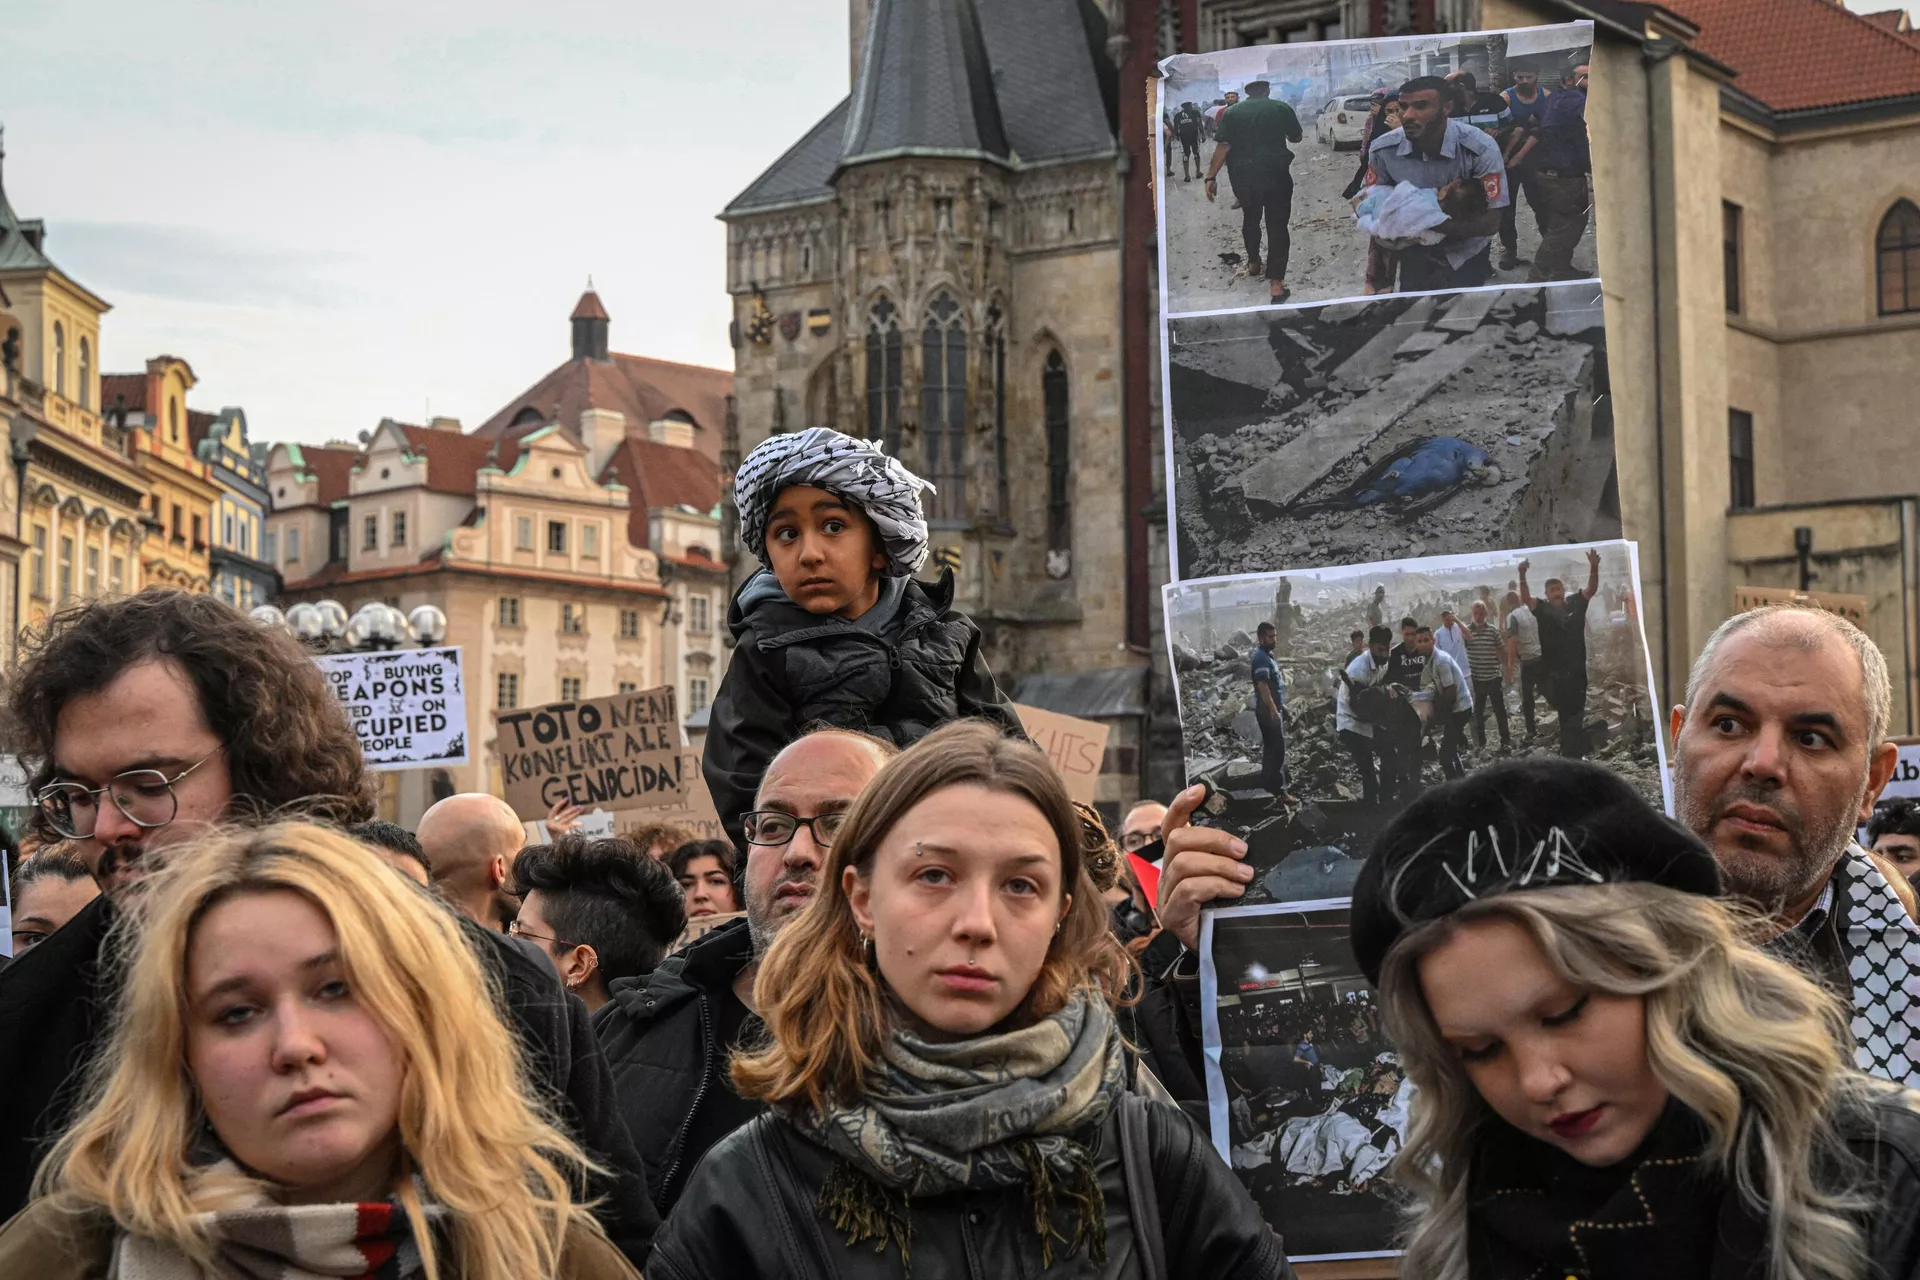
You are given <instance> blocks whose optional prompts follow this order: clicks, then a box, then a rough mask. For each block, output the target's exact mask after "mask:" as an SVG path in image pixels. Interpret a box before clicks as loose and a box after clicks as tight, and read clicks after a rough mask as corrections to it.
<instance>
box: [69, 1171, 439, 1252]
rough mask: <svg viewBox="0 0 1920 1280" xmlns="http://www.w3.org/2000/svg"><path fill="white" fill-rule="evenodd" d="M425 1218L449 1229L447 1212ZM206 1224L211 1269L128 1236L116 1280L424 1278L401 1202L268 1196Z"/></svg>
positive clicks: (432, 1211)
mask: <svg viewBox="0 0 1920 1280" xmlns="http://www.w3.org/2000/svg"><path fill="white" fill-rule="evenodd" d="M224 1163H225V1165H226V1169H225V1170H224V1171H225V1172H230V1173H232V1174H233V1175H235V1176H236V1177H237V1176H239V1174H240V1169H239V1167H238V1166H237V1165H234V1164H233V1163H232V1162H231V1161H226V1162H224ZM216 1172H218V1170H216ZM425 1210H426V1215H427V1220H428V1221H429V1222H431V1223H433V1224H434V1226H435V1229H436V1230H439V1229H441V1228H443V1227H444V1225H445V1223H446V1210H445V1209H443V1208H442V1207H441V1206H439V1205H437V1204H432V1203H428V1204H426V1205H425ZM199 1221H200V1222H201V1223H202V1225H204V1226H205V1227H206V1229H207V1232H208V1234H209V1235H210V1236H211V1237H212V1239H213V1244H214V1262H213V1265H212V1266H211V1267H202V1266H200V1265H199V1264H198V1263H196V1262H194V1261H193V1260H192V1259H191V1258H189V1257H187V1256H186V1255H185V1254H184V1253H181V1252H180V1251H179V1250H178V1249H176V1248H175V1247H174V1246H173V1245H171V1244H169V1243H167V1242H165V1241H160V1240H150V1239H147V1238H145V1237H142V1236H134V1235H128V1234H126V1233H125V1232H122V1233H121V1234H120V1237H119V1239H118V1240H116V1241H115V1243H114V1248H113V1264H112V1269H111V1270H110V1271H109V1272H108V1273H107V1276H108V1280H342V1278H348V1277H350V1278H351V1280H411V1277H414V1276H418V1275H421V1274H423V1267H422V1264H421V1261H420V1249H419V1246H418V1244H417V1243H416V1242H415V1240H414V1238H413V1229H412V1226H411V1224H409V1222H408V1221H407V1215H406V1211H405V1210H404V1209H402V1208H401V1207H400V1205H399V1203H398V1202H397V1201H393V1200H386V1201H382V1202H380V1203H378V1204H315V1205H281V1204H275V1203H273V1202H272V1201H271V1200H268V1199H266V1198H265V1197H264V1196H263V1197H261V1198H260V1199H259V1201H258V1202H257V1203H254V1204H246V1205H240V1206H237V1207H234V1208H228V1209H222V1210H219V1211H217V1212H213V1213H204V1214H200V1215H199ZM442 1274H445V1271H444V1269H443V1271H442Z"/></svg>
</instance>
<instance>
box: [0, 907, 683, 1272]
mask: <svg viewBox="0 0 1920 1280" xmlns="http://www.w3.org/2000/svg"><path fill="white" fill-rule="evenodd" d="M117 914H118V913H117V912H116V911H115V909H114V906H113V901H112V899H111V898H109V897H107V896H106V895H104V894H102V895H101V896H100V897H98V898H95V899H94V900H93V901H92V902H90V903H88V904H87V905H86V906H85V907H84V908H82V909H81V911H80V913H79V914H78V915H76V916H75V917H74V918H73V919H71V920H69V921H68V922H67V923H66V925H65V927H63V928H61V929H59V930H57V931H55V932H54V933H53V935H52V936H50V937H49V938H47V940H46V941H45V942H42V943H40V944H39V945H38V946H36V947H34V949H33V950H31V951H29V952H27V953H26V954H25V955H23V956H21V957H20V958H19V959H18V960H17V961H15V962H14V963H13V964H11V965H8V966H7V968H6V969H5V970H4V971H0V1098H5V1099H6V1105H5V1106H3V1107H0V1217H10V1216H12V1215H13V1214H14V1213H16V1212H18V1211H19V1210H20V1208H21V1207H22V1206H23V1205H25V1204H26V1200H27V1190H28V1188H29V1187H30V1186H31V1184H32V1181H33V1174H34V1170H35V1169H37V1168H38V1167H39V1164H40V1161H41V1158H42V1157H43V1156H44V1155H45V1154H46V1148H47V1146H48V1144H50V1143H51V1142H52V1141H53V1139H55V1138H57V1137H58V1136H59V1135H60V1132H61V1131H62V1130H63V1129H64V1128H65V1127H66V1125H67V1123H68V1121H69V1120H70V1119H71V1118H72V1115H73V1109H74V1104H75V1103H76V1102H77V1101H78V1095H79V1090H80V1087H81V1085H82V1083H83V1081H82V1076H83V1074H84V1070H85V1068H86V1066H87V1064H88V1063H90V1062H91V1061H92V1060H93V1059H94V1058H95V1057H96V1056H97V1055H98V1054H99V1052H100V1051H101V1049H103V1048H104V1047H105V1043H106V1039H107V1036H108V1034H109V1033H110V1030H111V1027H110V1023H111V1015H112V1006H113V1001H114V999H115V996H116V994H117V992H116V991H115V989H114V986H113V983H112V981H111V977H110V975H108V974H107V973H106V972H104V970H103V959H104V957H105V955H106V949H107V946H108V944H109V931H110V930H111V929H112V927H113V924H114V921H115V919H116V918H117ZM460 920H461V923H462V925H463V928H464V932H465V933H466V935H467V939H468V941H469V943H470V944H471V945H472V946H473V947H474V949H475V954H477V955H478V956H479V957H480V960H481V963H482V964H483V965H484V966H485V967H486V968H487V969H488V970H489V971H490V974H491V977H492V980H493V982H494V984H495V985H496V987H497V988H498V989H499V991H500V992H501V994H502V995H503V997H504V1002H505V1005H506V1009H505V1011H504V1012H505V1013H506V1014H507V1016H508V1020H509V1025H510V1026H512V1027H513V1028H514V1030H515V1032H516V1033H517V1035H518V1036H519V1039H520V1042H521V1044H522V1046H523V1047H524V1048H525V1051H526V1053H527V1055H528V1059H529V1062H528V1066H529V1069H530V1072H531V1074H532V1076H533V1079H534V1080H536V1081H538V1082H541V1083H542V1084H544V1085H545V1086H546V1088H547V1090H548V1092H549V1094H550V1100H551V1101H552V1102H553V1104H554V1106H555V1107H556V1109H557V1110H558V1111H559V1112H560V1114H561V1115H562V1117H563V1118H564V1119H565V1120H566V1122H567V1123H568V1124H569V1126H570V1127H571V1130H572V1132H573V1134H574V1135H575V1136H576V1137H577V1138H578V1139H579V1140H580V1142H581V1144H582V1145H583V1146H584V1147H586V1149H587V1152H588V1154H589V1155H590V1156H592V1157H593V1159H594V1160H595V1161H597V1162H598V1163H600V1164H602V1165H605V1166H607V1167H609V1168H611V1169H613V1170H615V1172H616V1177H615V1179H614V1180H612V1181H611V1182H610V1183H608V1184H606V1185H596V1186H594V1187H593V1188H591V1190H592V1192H593V1193H594V1194H596V1195H602V1196H605V1197H606V1199H605V1200H603V1201H602V1203H601V1206H600V1209H599V1211H598V1216H599V1218H600V1221H601V1224H602V1225H603V1226H605V1227H606V1229H607V1234H608V1235H609V1236H610V1237H612V1239H613V1242H614V1243H615V1244H616V1245H618V1246H619V1247H620V1250H621V1252H623V1253H625V1254H626V1255H627V1257H628V1258H630V1259H632V1261H633V1263H634V1265H635V1266H636V1267H637V1266H641V1265H643V1264H644V1263H645V1261H646V1254H647V1249H648V1246H649V1245H650V1243H651V1242H652V1239H653V1233H654V1231H655V1230H657V1229H658V1227H659V1225H660V1222H659V1217H658V1215H657V1214H655V1213H654V1211H653V1205H652V1204H651V1203H650V1202H649V1201H648V1199H647V1197H646V1195H645V1193H644V1187H645V1181H644V1177H643V1174H642V1171H641V1169H640V1161H639V1157H638V1156H637V1155H636V1154H635V1151H634V1146H633V1142H632V1140H631V1139H630V1138H628V1136H627V1132H626V1127H625V1126H624V1125H622V1124H621V1123H620V1116H619V1112H618V1111H617V1110H615V1108H614V1105H613V1078H612V1076H611V1075H609V1074H608V1071H607V1063H606V1059H605V1058H604V1057H602V1056H601V1054H600V1048H599V1045H598V1043H597V1042H596V1041H595V1040H594V1036H593V1029H592V1025H591V1023H590V1022H589V1021H588V1018H587V1009H586V1006H585V1005H584V1004H582V1003H581V1002H580V998H579V997H578V996H575V995H573V994H571V993H570V992H568V991H567V989H566V988H565V987H562V986H561V985H560V980H559V978H558V977H557V976H556V975H555V974H554V972H553V967H552V966H551V965H549V964H547V963H545V962H544V961H543V960H542V959H541V958H540V957H539V956H538V955H533V954H528V953H527V952H525V951H523V950H521V948H520V946H519V944H517V943H515V942H514V941H513V940H512V939H511V938H509V937H507V935H505V934H503V933H498V932H495V931H494V930H490V929H483V928H481V927H480V926H479V925H477V924H474V923H473V922H472V921H470V920H467V919H466V917H464V916H462V917H460Z"/></svg>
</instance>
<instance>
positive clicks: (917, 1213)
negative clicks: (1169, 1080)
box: [647, 1094, 1293, 1280]
mask: <svg viewBox="0 0 1920 1280" xmlns="http://www.w3.org/2000/svg"><path fill="white" fill-rule="evenodd" d="M1121 1105H1125V1106H1137V1107H1144V1108H1146V1116H1145V1120H1146V1133H1147V1148H1148V1150H1149V1151H1150V1153H1151V1165H1152V1169H1153V1181H1154V1186H1155V1189H1156V1190H1157V1192H1158V1198H1159V1208H1160V1221H1161V1226H1162V1231H1161V1235H1162V1239H1163V1240H1164V1242H1165V1256H1166V1274H1167V1275H1168V1276H1169V1277H1173V1278H1176V1280H1187V1278H1188V1277H1191V1278H1192V1280H1283V1278H1286V1277H1291V1275H1292V1274H1293V1273H1292V1271H1291V1270H1290V1269H1289V1268H1288V1266H1287V1259H1286V1254H1285V1251H1284V1250H1283V1248H1282V1246H1281V1243H1280V1238H1279V1237H1278V1236H1276V1235H1275V1234H1274V1233H1273V1231H1272V1229H1271V1228H1269V1227H1268V1226H1267V1224H1266V1222H1265V1221H1263V1220H1262V1219H1261V1217H1260V1213H1259V1210H1257V1209H1256V1208H1255V1207H1254V1204H1253V1201H1252V1199H1251V1198H1250V1197H1249V1196H1248V1195H1247V1192H1246V1189H1245V1188H1244V1187H1242V1186H1241V1185H1240V1181H1239V1179H1237V1178H1235V1177H1234V1175H1233V1173H1232V1171H1231V1170H1229V1169H1228V1168H1227V1166H1226V1165H1225V1163H1223V1162H1222V1161H1221V1159H1220V1157H1219V1155H1218V1154H1217V1153H1216V1152H1215V1151H1214V1150H1213V1148H1212V1147H1211V1146H1209V1145H1208V1143H1207V1139H1206V1137H1205V1135H1204V1134H1202V1133H1201V1132H1200V1131H1199V1130H1198V1129H1197V1128H1195V1127H1194V1125H1193V1124H1192V1122H1190V1121H1189V1120H1187V1118H1186V1117H1185V1116H1183V1115H1182V1114H1181V1113H1180V1112H1179V1111H1178V1110H1177V1109H1175V1108H1173V1107H1170V1106H1167V1105H1165V1104H1164V1103H1158V1102H1153V1101H1150V1100H1148V1099H1145V1098H1141V1097H1139V1096H1137V1095H1133V1094H1128V1095H1124V1096H1123V1098H1122V1100H1121ZM1119 1146H1120V1143H1119V1131H1118V1119H1117V1113H1115V1114H1113V1115H1110V1116H1109V1117H1108V1119H1107V1121H1106V1123H1105V1125H1104V1126H1103V1127H1102V1129H1101V1130H1100V1134H1099V1138H1098V1141H1097V1143H1096V1145H1095V1149H1094V1167H1095V1169H1096V1170H1097V1171H1098V1173H1099V1176H1100V1187H1101V1190H1102V1192H1103V1193H1104V1195H1105V1198H1106V1205H1107V1261H1106V1262H1105V1264H1103V1265H1096V1264H1094V1263H1093V1262H1092V1261H1090V1260H1089V1259H1088V1258H1087V1257H1086V1255H1085V1254H1083V1253H1081V1254H1074V1255H1072V1256H1071V1257H1067V1258H1061V1257H1059V1256H1058V1254H1057V1253H1056V1255H1055V1258H1054V1262H1053V1265H1052V1266H1051V1267H1047V1268H1044V1269H1043V1268H1042V1267H1041V1265H1040V1241H1039V1238H1038V1237H1037V1236H1036V1235H1035V1233H1034V1229H1033V1212H1032V1208H1031V1206H1030V1204H1029V1202H1028V1201H1027V1199H1026V1197H1025V1196H1024V1195H1022V1194H1021V1193H1020V1192H1019V1191H1017V1190H1014V1191H1004V1192H984V1191H964V1192H955V1193H952V1194H948V1195H942V1196H932V1197H928V1198H925V1199H919V1200H915V1201H913V1205H912V1212H913V1239H912V1244H911V1248H912V1255H913V1256H912V1275H913V1277H914V1280H1029V1278H1031V1277H1040V1276H1045V1277H1047V1280H1066V1278H1067V1277H1075V1278H1077V1280H1093V1278H1095V1277H1097V1278H1098V1280H1138V1277H1140V1276H1141V1275H1142V1274H1143V1272H1142V1260H1141V1257H1140V1255H1139V1251H1138V1248H1137V1245H1136V1242H1135V1239H1134V1235H1133V1226H1132V1220H1131V1214H1130V1212H1129V1210H1128V1208H1127V1192H1126V1183H1125V1179H1124V1176H1123V1174H1122V1172H1121V1162H1120V1153H1119ZM834 1160H835V1157H834V1156H833V1155H832V1154H831V1153H829V1152H828V1151H827V1150H826V1149H825V1148H824V1147H820V1146H817V1145H815V1144H814V1143H813V1142H811V1141H809V1140H808V1139H806V1138H804V1137H802V1136H801V1135H800V1133H799V1132H798V1131H797V1130H796V1129H794V1128H793V1127H792V1126H791V1125H789V1124H787V1123H785V1122H784V1121H782V1120H780V1119H779V1118H778V1117H777V1116H775V1115H772V1114H767V1115H763V1116H761V1117H760V1118H759V1119H757V1120H755V1121H754V1122H753V1123H752V1124H749V1125H747V1126H746V1127H745V1128H743V1129H740V1130H737V1131H735V1132H734V1133H733V1134H732V1135H731V1136H730V1137H728V1138H727V1139H726V1140H725V1141H723V1142H721V1143H720V1144H719V1145H718V1146H716V1147H714V1148H713V1150H712V1151H710V1152H708V1153H707V1158H706V1159H705V1160H704V1161H703V1162H701V1165H700V1167H699V1169H697V1170H696V1171H695V1172H694V1175H693V1180H692V1182H690V1183H689V1184H688V1185H687V1189H686V1192H685V1194H683V1195H682V1196H681V1197H680V1203H679V1204H678V1205H677V1206H676V1207H675V1209H674V1211H673V1214H672V1216H671V1217H669V1218H668V1219H667V1223H666V1225H665V1226H664V1227H663V1228H662V1229H661V1232H660V1236H659V1238H658V1239H657V1240H656V1241H655V1245H654V1251H653V1256H652V1258H650V1259H649V1260H648V1263H647V1280H708V1278H709V1277H717V1276H725V1277H727V1280H818V1278H819V1277H825V1276H834V1277H839V1278H840V1280H882V1278H884V1280H899V1277H900V1276H901V1275H902V1273H903V1270H904V1268H903V1266H902V1263H901V1258H900V1254H899V1251H898V1250H897V1249H894V1248H891V1247H889V1248H888V1249H886V1250H885V1251H884V1252H877V1251H876V1250H875V1249H874V1247H873V1243H872V1242H871V1241H865V1242H862V1243H860V1244H857V1245H853V1246H849V1245H847V1243H846V1242H845V1239H844V1238H843V1237H842V1236H841V1235H840V1234H839V1233H838V1232H836V1231H835V1230H834V1229H833V1227H832V1226H831V1224H829V1223H828V1222H827V1221H826V1220H825V1219H823V1218H822V1217H821V1216H820V1215H819V1214H818V1213H817V1212H816V1211H815V1209H814V1201H815V1198H816V1196H817V1195H818V1193H819V1189H820V1186H821V1183H822V1181H823V1180H824V1179H825V1178H826V1176H827V1173H828V1171H829V1170H830V1169H831V1168H832V1167H833V1163H834Z"/></svg>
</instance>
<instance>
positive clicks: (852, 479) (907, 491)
mask: <svg viewBox="0 0 1920 1280" xmlns="http://www.w3.org/2000/svg"><path fill="white" fill-rule="evenodd" d="M797 484H804V485H812V486H813V487H814V488H816V489H825V490H826V491H827V492H828V493H831V494H834V495H836V496H838V497H840V498H844V499H845V500H846V501H848V502H851V503H853V504H854V505H855V506H857V507H859V508H860V510H861V511H862V512H864V513H865V514H866V517H867V518H868V519H869V520H871V521H873V527H874V529H875V531H876V532H877V533H878V534H879V537H880V546H881V550H883V551H884V552H885V553H886V556H887V574H888V575H889V576H890V577H895V578H904V577H908V576H910V575H912V574H913V573H915V572H917V571H918V570H919V568H920V566H921V565H923V564H925V563H926V562H927V521H926V517H925V515H923V514H922V512H921V510H920V495H921V493H922V492H925V493H932V492H933V491H934V489H933V485H931V484H929V483H928V482H927V481H925V480H922V479H921V478H920V477H919V476H916V475H914V474H913V472H911V471H909V470H907V469H906V467H905V466H903V465H902V464H901V463H900V460H899V459H897V458H889V457H888V456H887V455H886V454H885V453H883V452H882V451H881V449H880V446H879V445H878V444H875V443H873V442H871V441H867V440H856V439H854V438H853V437H852V436H848V435H842V434H841V433H840V432H838V431H834V430H832V429H830V428H827V427H808V428H807V429H806V430H805V431H795V432H792V433H790V434H786V435H777V436H771V437H769V438H768V439H767V440H766V441H764V442H763V443H762V444H761V445H760V446H759V447H758V448H757V449H755V450H754V451H753V452H752V453H750V454H748V455H747V457H746V460H745V461H744V462H742V463H741V464H740V469H739V470H738V471H737V472H735V473H734V478H733V502H734V505H735V506H736V507H738V508H739V509H740V540H741V542H743V543H745V544H746V548H747V550H749V551H751V552H753V554H754V555H756V556H758V557H760V563H761V564H764V565H766V566H767V567H768V568H772V567H773V565H772V562H771V561H769V560H768V559H767V513H768V512H770V511H771V510H772V509H773V500H774V499H775V498H776V497H778V496H779V494H780V491H781V490H782V489H786V488H789V487H790V486H793V485H797Z"/></svg>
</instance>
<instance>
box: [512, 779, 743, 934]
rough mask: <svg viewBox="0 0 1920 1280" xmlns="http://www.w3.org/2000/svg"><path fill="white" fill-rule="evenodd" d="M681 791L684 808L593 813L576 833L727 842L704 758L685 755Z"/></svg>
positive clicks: (544, 836) (544, 826) (542, 825)
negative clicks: (682, 833)
mask: <svg viewBox="0 0 1920 1280" xmlns="http://www.w3.org/2000/svg"><path fill="white" fill-rule="evenodd" d="M680 787H681V792H682V796H683V800H682V803H680V804H669V805H661V806H659V807H656V808H652V809H621V810H619V811H618V812H615V811H614V810H612V809H589V810H587V811H586V812H585V813H583V814H581V815H580V822H579V825H577V826H576V827H574V833H575V834H576V835H583V836H590V837H592V838H594V839H596V840H597V839H602V838H604V837H607V836H631V835H633V834H634V832H636V831H638V830H640V829H641V828H642V827H655V826H668V827H682V828H684V829H686V830H688V831H691V832H692V833H693V838H694V839H696V840H725V839H726V838H727V833H726V830H725V829H724V828H723V827H722V826H721V825H720V813H719V811H718V810H717V809H715V808H714V807H713V794H712V793H711V792H709V791H708V790H707V780H706V779H705V778H704V777H702V776H701V775H700V757H699V756H698V755H697V754H695V753H694V752H691V751H684V752H682V753H681V755H680ZM539 828H540V838H541V839H542V840H550V839H552V838H553V837H552V835H551V834H550V833H549V832H548V831H547V824H546V823H544V822H542V823H540V824H539ZM689 941H691V939H689Z"/></svg>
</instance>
